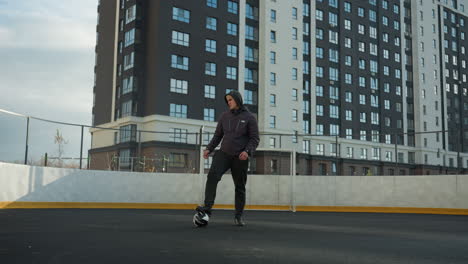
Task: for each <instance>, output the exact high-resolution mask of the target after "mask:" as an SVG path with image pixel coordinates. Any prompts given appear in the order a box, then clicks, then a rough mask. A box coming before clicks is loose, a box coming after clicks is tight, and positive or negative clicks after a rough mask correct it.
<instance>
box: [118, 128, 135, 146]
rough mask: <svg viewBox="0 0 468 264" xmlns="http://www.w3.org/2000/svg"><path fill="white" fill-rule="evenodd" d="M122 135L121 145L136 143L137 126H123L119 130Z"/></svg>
mask: <svg viewBox="0 0 468 264" xmlns="http://www.w3.org/2000/svg"><path fill="white" fill-rule="evenodd" d="M119 133H120V141H119V142H120V143H125V142H130V141H136V134H137V126H136V125H126V126H121V127H120V129H119Z"/></svg>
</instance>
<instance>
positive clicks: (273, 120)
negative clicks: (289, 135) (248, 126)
mask: <svg viewBox="0 0 468 264" xmlns="http://www.w3.org/2000/svg"><path fill="white" fill-rule="evenodd" d="M270 128H276V116H274V115H271V116H270Z"/></svg>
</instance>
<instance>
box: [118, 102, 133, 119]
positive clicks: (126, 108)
mask: <svg viewBox="0 0 468 264" xmlns="http://www.w3.org/2000/svg"><path fill="white" fill-rule="evenodd" d="M133 107H134V104H133V101H132V100H128V101H125V102H123V103H122V106H121V117H126V116H131V115H133V114H134V113H135V112H136V111H134V110H136V109H133ZM117 116H118V115H117Z"/></svg>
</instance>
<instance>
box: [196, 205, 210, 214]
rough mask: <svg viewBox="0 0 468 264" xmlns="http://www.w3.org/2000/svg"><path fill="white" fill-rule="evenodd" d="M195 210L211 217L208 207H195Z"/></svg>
mask: <svg viewBox="0 0 468 264" xmlns="http://www.w3.org/2000/svg"><path fill="white" fill-rule="evenodd" d="M195 210H197V212H202V213H205V214H207V215H208V216H211V208H210V207H208V206H197V208H196V209H195Z"/></svg>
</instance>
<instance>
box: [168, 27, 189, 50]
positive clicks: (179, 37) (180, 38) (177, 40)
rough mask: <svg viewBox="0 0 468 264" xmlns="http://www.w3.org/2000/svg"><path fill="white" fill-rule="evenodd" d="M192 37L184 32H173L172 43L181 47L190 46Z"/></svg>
mask: <svg viewBox="0 0 468 264" xmlns="http://www.w3.org/2000/svg"><path fill="white" fill-rule="evenodd" d="M189 41H190V35H189V34H187V33H184V32H179V31H175V30H173V31H172V43H173V44H177V45H181V46H186V47H188V46H189Z"/></svg>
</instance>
